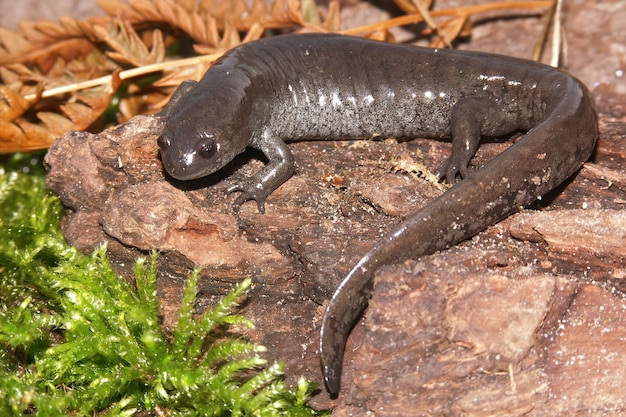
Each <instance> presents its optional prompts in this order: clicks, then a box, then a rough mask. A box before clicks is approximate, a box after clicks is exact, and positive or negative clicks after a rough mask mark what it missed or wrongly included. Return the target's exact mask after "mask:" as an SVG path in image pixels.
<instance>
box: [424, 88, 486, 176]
mask: <svg viewBox="0 0 626 417" xmlns="http://www.w3.org/2000/svg"><path fill="white" fill-rule="evenodd" d="M497 108H498V106H497V105H496V104H495V103H494V102H493V101H492V100H489V99H484V98H475V97H468V98H464V99H461V100H459V102H457V103H456V104H455V105H454V108H453V109H452V114H451V116H450V132H451V136H452V155H450V157H449V158H448V159H446V160H445V161H444V162H443V163H442V164H441V165H439V167H438V168H437V171H436V174H437V176H438V177H439V178H441V179H445V180H446V181H448V182H449V183H450V184H454V183H455V182H456V180H457V176H458V175H460V176H461V178H467V176H468V175H469V170H468V167H469V163H470V161H471V160H472V158H473V157H474V155H475V154H476V150H477V149H478V145H479V143H480V137H481V134H483V133H484V132H483V128H484V125H485V121H486V120H488V118H489V117H493V113H494V112H497V111H498V110H497Z"/></svg>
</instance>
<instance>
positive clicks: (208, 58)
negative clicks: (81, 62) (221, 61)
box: [24, 52, 223, 101]
mask: <svg viewBox="0 0 626 417" xmlns="http://www.w3.org/2000/svg"><path fill="white" fill-rule="evenodd" d="M222 55H223V52H220V53H216V54H211V55H201V56H195V57H193V58H185V59H177V60H175V61H167V62H159V63H158V64H151V65H146V66H143V67H138V68H131V69H128V70H125V71H121V72H120V73H119V74H118V76H119V79H120V80H127V79H130V78H134V77H138V76H141V75H146V74H150V73H153V72H158V71H162V70H165V69H168V68H176V67H184V66H188V65H193V64H199V63H202V62H207V63H209V62H213V61H215V60H216V59H218V58H219V57H220V56H222ZM112 81H113V75H105V76H104V77H99V78H94V79H93V80H88V81H83V82H80V83H74V84H69V85H64V86H61V87H55V88H51V89H49V90H45V91H43V92H42V93H41V96H40V97H51V96H55V95H59V94H65V93H71V92H73V91H79V90H85V89H87V88H93V87H98V86H102V85H109V84H111V82H112ZM24 98H25V99H26V100H29V101H31V100H35V99H36V98H37V94H28V95H26V96H24Z"/></svg>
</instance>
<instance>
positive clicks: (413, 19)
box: [341, 0, 553, 35]
mask: <svg viewBox="0 0 626 417" xmlns="http://www.w3.org/2000/svg"><path fill="white" fill-rule="evenodd" d="M552 4H553V1H549V0H545V1H516V2H506V3H505V2H499V3H489V4H479V5H474V6H464V7H457V8H455V9H448V10H433V11H431V12H430V16H431V17H433V18H434V17H441V16H458V15H461V16H464V15H474V14H480V13H485V12H491V11H497V10H509V9H545V8H547V7H550V6H552ZM423 20H424V18H423V17H422V15H421V14H418V13H414V14H409V15H406V16H400V17H396V18H393V19H389V20H385V21H383V22H378V23H373V24H371V25H367V26H360V27H357V28H352V29H346V30H344V31H342V32H341V33H343V34H345V35H359V34H363V33H369V32H377V31H379V30H383V29H389V28H391V27H396V26H405V25H413V24H415V23H419V22H421V21H423Z"/></svg>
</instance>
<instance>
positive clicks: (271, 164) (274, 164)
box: [226, 134, 295, 213]
mask: <svg viewBox="0 0 626 417" xmlns="http://www.w3.org/2000/svg"><path fill="white" fill-rule="evenodd" d="M265 136H266V137H264V138H263V139H262V140H260V141H258V142H253V144H252V147H253V148H256V149H258V150H260V151H261V152H263V154H264V155H265V156H266V157H267V159H268V163H267V165H265V167H264V168H263V169H262V170H260V171H259V172H257V173H256V174H255V175H254V176H252V177H250V178H246V179H244V180H241V181H240V182H239V183H238V184H235V185H233V186H231V187H229V188H228V189H227V190H226V192H227V193H233V192H241V194H240V195H239V196H238V197H237V199H236V200H235V202H234V203H233V209H234V210H235V211H239V208H240V206H241V205H242V204H243V203H244V202H246V201H248V200H255V201H256V202H257V206H258V208H259V212H261V213H265V199H266V198H267V196H269V195H270V194H271V193H272V192H273V191H274V190H275V189H277V188H278V187H279V186H280V185H281V184H282V183H284V182H285V181H287V180H288V179H289V177H291V176H292V175H293V172H294V171H295V163H294V159H293V155H292V153H291V151H290V150H289V148H288V147H287V145H285V142H283V141H282V140H280V139H276V138H273V137H272V136H270V135H269V134H266V135H265Z"/></svg>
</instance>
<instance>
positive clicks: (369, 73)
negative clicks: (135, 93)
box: [157, 34, 598, 395]
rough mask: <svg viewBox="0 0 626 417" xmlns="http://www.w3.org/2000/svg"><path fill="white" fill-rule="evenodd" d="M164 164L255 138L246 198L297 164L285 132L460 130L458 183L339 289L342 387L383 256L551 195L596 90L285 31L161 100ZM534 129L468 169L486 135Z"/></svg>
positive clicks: (534, 69)
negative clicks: (349, 343)
mask: <svg viewBox="0 0 626 417" xmlns="http://www.w3.org/2000/svg"><path fill="white" fill-rule="evenodd" d="M159 115H160V116H161V117H163V118H165V125H164V129H163V132H162V134H161V136H160V137H159V138H158V140H157V142H158V146H159V148H160V153H161V160H162V163H163V166H164V168H165V170H166V171H167V172H168V173H169V174H170V175H171V176H172V177H173V178H175V179H178V180H191V179H197V178H200V177H203V176H206V175H209V174H212V173H214V172H216V171H218V170H219V169H220V168H222V167H224V166H225V165H226V164H227V163H229V162H230V161H231V160H232V159H233V158H234V157H235V156H236V155H238V154H240V153H241V152H243V151H244V150H245V149H246V148H255V149H258V150H260V151H261V152H262V153H263V154H264V155H265V156H266V157H267V161H268V162H267V164H266V165H265V166H264V168H262V169H261V170H260V171H259V172H258V173H256V174H255V175H254V176H252V177H250V178H246V179H243V180H241V181H240V182H238V183H237V184H235V185H233V186H232V187H230V188H228V190H227V192H228V193H233V192H239V195H238V196H237V198H236V199H235V201H234V204H233V208H234V209H235V210H238V209H239V206H240V205H241V204H242V203H244V202H245V201H247V200H255V201H256V203H257V205H258V209H259V211H260V212H264V202H265V200H266V198H267V197H268V195H269V194H270V193H272V191H273V190H275V189H276V188H277V187H279V186H280V185H281V184H282V183H283V182H285V181H286V180H287V179H288V178H289V177H290V176H291V175H292V174H293V172H294V158H293V156H292V154H291V152H290V150H289V148H288V146H287V145H286V144H285V141H304V140H337V139H371V138H374V137H396V138H416V137H426V138H434V139H439V138H451V141H452V153H451V156H450V157H449V158H448V159H447V160H446V161H445V162H443V163H442V164H441V166H440V167H439V168H438V169H437V173H438V175H439V176H440V177H441V178H442V179H445V180H447V181H449V182H451V183H453V184H454V185H453V186H452V187H451V188H450V189H448V190H447V191H446V192H445V193H443V194H442V195H441V196H440V197H438V198H437V199H435V200H433V201H431V202H430V203H428V204H427V205H426V206H425V207H423V208H422V209H421V210H419V211H417V212H416V213H415V214H412V215H410V216H408V217H407V218H406V219H405V220H404V221H402V222H401V223H400V224H399V225H398V226H397V227H395V228H394V229H393V230H391V231H389V232H388V233H387V234H386V236H385V237H384V238H383V239H381V240H380V241H379V242H378V243H376V244H374V245H373V247H372V248H371V250H370V251H369V252H367V253H366V254H365V255H364V256H363V257H362V258H361V260H360V261H359V262H358V263H357V264H356V265H355V266H354V268H352V270H351V271H350V272H349V274H348V275H347V276H346V277H345V279H344V280H343V282H341V284H340V285H339V287H338V288H337V290H336V291H335V293H334V295H333V296H332V298H331V300H330V302H329V303H328V307H327V309H326V313H325V315H324V318H323V320H322V325H321V337H320V356H321V366H322V372H323V374H324V380H325V383H326V387H327V389H328V391H329V392H330V393H331V394H332V395H336V394H337V393H338V392H339V389H340V379H341V369H342V362H343V354H344V349H345V347H346V339H347V336H348V334H349V332H350V331H351V329H352V327H353V326H354V324H355V322H356V320H357V319H358V318H359V316H360V315H361V313H362V312H363V311H364V310H365V308H366V307H367V304H368V300H369V298H370V296H371V292H372V288H373V277H374V273H375V271H376V270H377V268H379V267H380V266H381V265H383V264H386V263H390V262H398V261H402V260H404V259H407V258H409V257H419V256H422V255H427V254H432V253H434V252H437V251H440V250H443V249H445V248H448V247H450V246H451V245H454V244H456V243H458V242H460V241H462V240H465V239H467V238H469V237H471V236H472V235H474V234H476V233H478V232H479V231H481V230H483V229H485V228H487V227H488V226H489V225H491V224H493V223H495V222H498V221H499V220H501V219H503V218H504V217H506V216H508V215H510V214H511V213H513V212H515V211H517V210H519V209H520V208H522V207H523V206H525V205H527V204H529V203H531V202H533V201H534V200H536V199H537V198H540V197H541V196H542V195H543V194H545V193H546V192H548V191H550V190H551V189H553V188H554V187H556V186H557V185H559V184H561V183H562V182H563V181H565V180H566V179H567V178H569V177H570V176H571V175H572V174H574V173H575V172H576V171H577V170H578V169H579V168H580V167H581V166H582V164H583V162H584V161H586V160H587V159H588V158H589V157H590V155H591V153H592V151H593V149H594V146H595V142H596V139H597V137H598V130H597V129H598V128H597V126H598V124H597V116H596V112H595V107H594V103H593V100H592V98H591V96H590V94H589V92H588V90H587V89H586V88H585V86H584V85H583V84H582V83H581V82H580V81H578V80H577V79H575V78H574V77H572V76H570V75H568V74H566V73H564V72H561V71H560V70H557V69H554V68H552V67H549V66H546V65H542V64H539V63H535V62H531V61H526V60H522V59H516V58H511V57H505V56H499V55H493V54H486V53H478V52H465V51H455V50H442V49H429V48H420V47H417V46H412V45H404V44H389V43H383V42H378V41H373V40H366V39H362V38H356V37H350V36H343V35H335V34H302V35H283V36H276V37H270V38H267V39H261V40H258V41H255V42H250V43H247V44H244V45H241V46H239V47H237V48H235V49H233V50H231V51H230V52H228V53H226V54H225V55H223V56H222V57H221V58H220V59H219V60H217V61H216V62H215V63H214V65H213V66H212V67H211V68H210V69H209V70H208V71H207V72H206V74H205V75H204V77H203V78H202V79H201V80H200V81H199V82H195V81H186V82H184V83H182V84H181V85H180V86H179V87H178V89H177V90H176V91H175V93H174V94H173V96H172V98H171V100H170V102H169V104H168V105H167V106H166V107H165V108H164V109H163V110H162V111H161V112H160V113H159ZM514 132H521V133H522V136H521V138H520V139H519V140H517V141H516V142H515V143H514V144H513V145H512V146H510V147H509V148H508V149H507V150H506V151H504V152H503V153H501V154H500V155H498V156H497V157H495V158H494V159H493V160H491V161H489V162H488V163H487V164H485V165H484V166H483V167H482V168H480V169H477V170H469V169H468V165H469V163H470V160H471V158H472V157H473V156H474V154H475V152H476V150H477V148H478V145H479V141H480V140H481V137H497V136H502V135H509V134H512V133H514Z"/></svg>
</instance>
